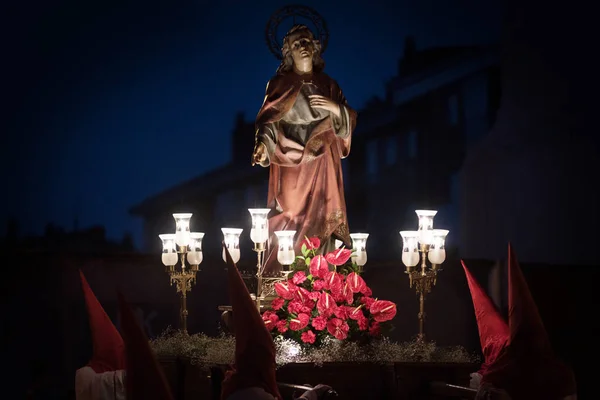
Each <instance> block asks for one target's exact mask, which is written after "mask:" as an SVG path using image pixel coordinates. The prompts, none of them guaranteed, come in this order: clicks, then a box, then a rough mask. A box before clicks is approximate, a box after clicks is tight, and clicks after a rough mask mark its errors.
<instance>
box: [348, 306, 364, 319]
mask: <svg viewBox="0 0 600 400" xmlns="http://www.w3.org/2000/svg"><path fill="white" fill-rule="evenodd" d="M362 308H363V306H362V305H360V306H358V307H347V310H348V318H350V319H353V320H355V321H358V320H360V319H361V317H362V318H364V317H365V315H364V314H363V312H362V310H361V309H362Z"/></svg>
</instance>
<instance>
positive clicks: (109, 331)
mask: <svg viewBox="0 0 600 400" xmlns="http://www.w3.org/2000/svg"><path fill="white" fill-rule="evenodd" d="M79 276H80V277H81V287H82V289H83V295H84V297H85V304H86V308H87V312H88V318H89V321H90V330H91V333H92V342H93V346H94V352H93V355H92V359H91V360H90V361H89V362H88V366H89V367H91V368H92V369H93V370H94V372H96V373H102V372H109V371H117V370H122V369H125V345H124V343H123V339H122V338H121V335H120V334H119V331H118V330H117V328H116V327H115V326H114V324H113V323H112V321H111V320H110V318H109V317H108V315H107V314H106V312H105V311H104V308H102V305H101V304H100V302H99V301H98V299H97V298H96V296H95V295H94V292H93V291H92V289H91V288H90V285H89V284H88V282H87V280H86V279H85V276H84V275H83V272H81V270H80V271H79Z"/></svg>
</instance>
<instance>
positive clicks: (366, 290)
mask: <svg viewBox="0 0 600 400" xmlns="http://www.w3.org/2000/svg"><path fill="white" fill-rule="evenodd" d="M362 294H364V295H365V296H367V297H371V296H373V291H372V290H371V288H370V287H368V286H366V285H365V287H364V289H363V290H362Z"/></svg>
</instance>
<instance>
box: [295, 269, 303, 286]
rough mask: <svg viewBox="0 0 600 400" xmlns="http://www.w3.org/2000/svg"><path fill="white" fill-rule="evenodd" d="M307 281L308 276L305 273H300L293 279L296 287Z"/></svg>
mask: <svg viewBox="0 0 600 400" xmlns="http://www.w3.org/2000/svg"><path fill="white" fill-rule="evenodd" d="M305 280H306V275H305V274H304V271H298V272H296V273H295V274H294V276H293V277H292V282H294V285H299V284H301V283H302V282H304V281H305Z"/></svg>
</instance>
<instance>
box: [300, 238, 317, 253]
mask: <svg viewBox="0 0 600 400" xmlns="http://www.w3.org/2000/svg"><path fill="white" fill-rule="evenodd" d="M302 244H305V245H306V248H307V249H308V250H317V249H318V248H319V247H321V240H320V239H319V238H318V237H316V236H315V237H311V238H308V237H307V238H304V240H303V241H302Z"/></svg>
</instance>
